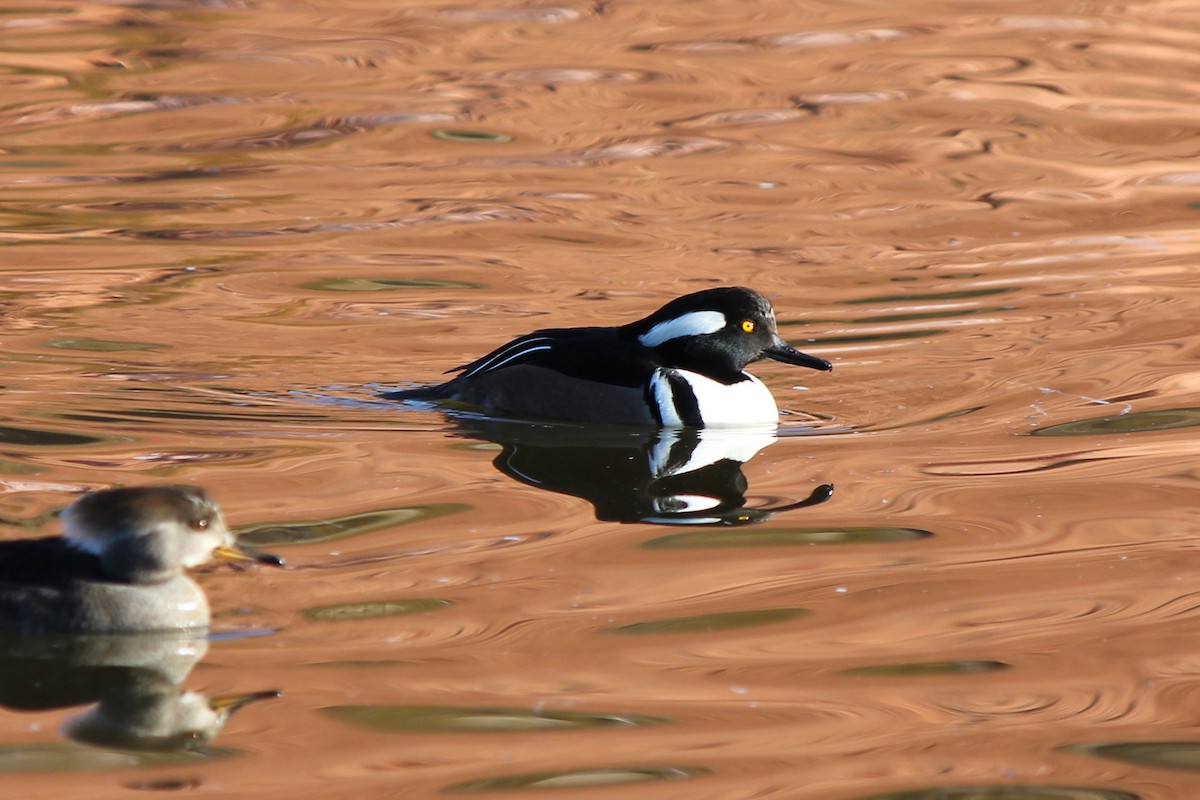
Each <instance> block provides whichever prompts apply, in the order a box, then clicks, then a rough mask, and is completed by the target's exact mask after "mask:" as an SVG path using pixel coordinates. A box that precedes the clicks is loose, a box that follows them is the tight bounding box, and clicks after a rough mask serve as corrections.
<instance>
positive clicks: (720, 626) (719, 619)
mask: <svg viewBox="0 0 1200 800" xmlns="http://www.w3.org/2000/svg"><path fill="white" fill-rule="evenodd" d="M810 614H812V611H811V610H810V609H807V608H761V609H755V610H753V611H727V612H723V613H716V614H698V615H696V616H692V617H675V618H674V619H659V620H652V621H650V622H634V623H631V624H629V625H621V626H618V627H616V628H612V631H613V632H614V633H634V634H659V633H704V632H709V631H727V630H735V629H737V628H752V627H755V626H758V625H772V624H774V623H777V622H786V621H787V620H792V619H799V618H801V617H807V616H808V615H810Z"/></svg>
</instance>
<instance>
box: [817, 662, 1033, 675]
mask: <svg viewBox="0 0 1200 800" xmlns="http://www.w3.org/2000/svg"><path fill="white" fill-rule="evenodd" d="M1010 668H1011V665H1009V664H1006V663H1004V662H1003V661H967V660H963V661H913V662H909V663H906V664H878V665H872V666H867V667H854V668H853V669H844V670H842V671H841V672H840V673H839V674H841V675H855V676H862V677H874V676H880V677H896V678H904V677H910V676H911V677H919V676H924V675H971V674H975V673H980V672H996V671H997V670H1002V669H1010Z"/></svg>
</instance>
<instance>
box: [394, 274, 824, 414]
mask: <svg viewBox="0 0 1200 800" xmlns="http://www.w3.org/2000/svg"><path fill="white" fill-rule="evenodd" d="M761 358H772V359H775V360H776V361H782V362H784V363H786V364H795V365H797V366H801V367H809V368H811V369H820V370H829V369H833V365H832V364H830V363H829V362H828V361H825V360H824V359H820V358H816V357H814V356H810V355H806V354H804V353H801V352H800V351H799V350H796V349H794V348H793V347H791V346H790V345H789V344H788V343H787V342H785V341H783V340H782V339H780V338H779V334H778V332H777V330H776V327H775V312H774V310H773V309H772V308H771V304H770V303H769V302H767V300H766V298H764V297H763V296H762V295H760V294H758V293H757V292H754V291H751V290H750V289H744V288H741V287H722V288H719V289H706V290H705V291H702V292H696V293H694V294H689V295H684V296H683V297H679V298H676V299H675V300H672V301H671V302H669V303H667V304H666V305H665V306H663V307H662V308H660V309H659V310H658V311H655V312H654V313H653V314H651V315H650V316H648V317H646V318H645V319H640V320H638V321H637V322H631V323H629V324H628V325H623V326H621V327H614V328H549V329H546V330H540V331H534V332H533V333H530V334H526V335H525V336H522V337H521V338H519V339H515V340H513V341H511V342H509V343H508V344H506V345H504V346H503V347H501V348H499V349H498V350H493V351H492V352H491V353H488V354H487V355H486V356H484V357H483V358H480V359H478V360H476V361H472V362H471V363H470V364H465V365H463V366H461V367H457V368H456V369H454V370H451V371H452V372H460V373H461V374H460V375H458V376H457V377H456V378H454V379H453V380H451V381H448V382H446V383H442V384H438V385H435V386H426V387H421V388H418V389H407V390H403V391H398V392H389V393H387V394H385V395H383V396H384V397H385V398H387V399H389V400H454V401H458V402H462V403H467V404H470V405H473V406H478V407H480V408H482V409H483V410H485V411H487V412H490V413H501V414H517V415H521V416H530V417H540V418H544V419H563V420H579V421H582V422H612V423H623V424H633V425H660V426H663V427H684V426H689V427H704V426H707V425H745V424H764V423H770V424H776V423H778V421H779V410H778V409H777V408H776V406H775V398H773V397H772V396H771V392H770V391H769V390H768V389H767V387H765V386H763V384H762V383H761V382H760V381H759V380H758V379H757V378H755V377H754V376H753V375H750V374H748V373H746V372H743V371H742V370H743V369H744V368H745V367H746V365H747V364H749V363H750V362H752V361H757V360H759V359H761Z"/></svg>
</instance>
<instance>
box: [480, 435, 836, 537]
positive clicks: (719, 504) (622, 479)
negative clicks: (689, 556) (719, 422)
mask: <svg viewBox="0 0 1200 800" xmlns="http://www.w3.org/2000/svg"><path fill="white" fill-rule="evenodd" d="M458 425H459V434H460V435H462V436H465V437H468V438H475V439H483V440H486V441H490V442H495V443H496V444H499V445H500V446H501V448H502V450H501V452H500V453H499V454H498V455H497V456H496V458H495V459H494V460H493V462H492V463H493V464H494V465H495V466H496V468H497V469H498V470H500V471H501V472H503V473H504V474H505V475H508V476H509V477H511V478H514V479H516V480H518V481H520V482H521V483H525V484H528V485H530V486H536V487H537V488H539V489H545V490H547V491H551V492H558V493H560V494H567V495H573V496H575V497H580V498H583V499H584V500H587V501H588V502H590V503H591V504H592V505H593V506H594V507H595V510H596V518H597V519H600V520H606V521H615V522H648V523H654V524H661V525H751V524H754V523H757V522H763V521H765V520H767V519H769V518H770V517H771V516H773V515H774V514H777V513H779V512H781V511H789V510H792V509H796V508H802V507H804V506H810V505H815V504H817V503H821V502H824V501H825V500H827V499H829V497H830V495H831V494H832V491H833V487H832V486H829V485H827V484H826V485H822V486H819V487H817V488H816V489H814V490H813V491H812V492H811V494H809V496H807V497H805V498H804V499H802V500H789V501H785V502H775V503H761V504H759V503H756V504H754V506H753V507H750V506H748V504H747V498H746V489H747V481H746V476H745V475H744V474H743V472H742V465H743V464H744V463H745V462H747V461H749V460H750V459H751V458H753V457H754V456H755V455H756V454H757V453H758V452H759V451H760V450H762V449H763V448H764V447H767V446H768V445H770V444H771V443H772V442H774V441H775V435H774V432H773V429H772V431H764V430H755V429H740V428H739V429H729V428H705V429H702V430H690V429H678V428H665V429H658V430H646V429H643V430H631V429H629V428H620V427H616V426H577V425H565V424H555V425H545V424H540V425H532V424H527V423H523V422H515V421H503V420H484V419H461V420H459V421H458Z"/></svg>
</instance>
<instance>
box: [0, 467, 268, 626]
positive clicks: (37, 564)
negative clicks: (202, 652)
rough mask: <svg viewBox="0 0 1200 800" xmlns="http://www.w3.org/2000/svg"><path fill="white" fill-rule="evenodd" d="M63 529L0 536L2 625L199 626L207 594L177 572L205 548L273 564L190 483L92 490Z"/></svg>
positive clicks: (66, 515) (205, 617) (207, 553)
mask: <svg viewBox="0 0 1200 800" xmlns="http://www.w3.org/2000/svg"><path fill="white" fill-rule="evenodd" d="M62 518H63V535H62V536H54V537H49V538H44V539H20V540H16V541H8V542H0V628H4V629H7V630H18V631H24V632H31V633H41V632H62V633H132V632H138V631H161V630H177V629H185V628H203V627H205V626H207V625H208V622H209V611H208V598H207V597H206V596H205V594H204V590H203V589H201V588H200V586H199V585H197V584H196V582H195V581H193V580H192V579H191V578H189V577H188V576H187V575H185V574H184V572H183V571H184V569H186V568H188V567H195V566H199V565H200V564H203V563H205V562H206V561H208V560H209V559H210V558H211V557H212V556H214V555H215V556H218V557H220V558H224V559H233V560H243V561H258V562H261V563H266V564H275V565H281V564H282V563H283V561H282V560H281V559H279V558H278V557H276V556H272V555H268V554H266V553H259V552H256V551H253V550H250V549H248V548H244V547H242V546H240V545H238V543H237V541H236V540H235V539H234V536H233V533H232V532H230V530H229V529H228V528H227V527H225V520H224V519H223V518H222V517H221V511H220V509H218V508H217V505H216V503H214V502H213V501H212V500H211V499H210V498H209V496H208V494H207V493H205V491H204V490H203V489H200V488H197V487H195V486H149V487H137V488H126V489H107V490H104V491H99V492H91V493H89V494H86V495H84V496H83V497H81V498H79V499H78V500H76V501H75V502H74V503H72V504H71V505H70V506H69V507H68V508H67V509H66V510H65V511H64V512H63V513H62Z"/></svg>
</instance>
